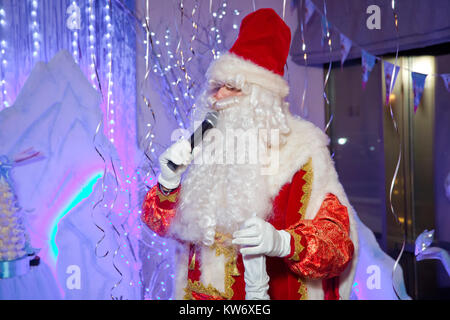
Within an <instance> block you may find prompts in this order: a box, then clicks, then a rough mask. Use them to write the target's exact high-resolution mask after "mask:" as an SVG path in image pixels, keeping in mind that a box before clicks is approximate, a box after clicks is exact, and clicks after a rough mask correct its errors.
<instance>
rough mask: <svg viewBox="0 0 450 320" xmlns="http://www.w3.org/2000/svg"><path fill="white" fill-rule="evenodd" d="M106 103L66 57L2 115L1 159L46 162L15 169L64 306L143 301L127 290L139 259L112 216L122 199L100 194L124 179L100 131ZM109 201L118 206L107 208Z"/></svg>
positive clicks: (32, 81) (34, 75)
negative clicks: (35, 155)
mask: <svg viewBox="0 0 450 320" xmlns="http://www.w3.org/2000/svg"><path fill="white" fill-rule="evenodd" d="M100 102H101V96H100V94H99V93H98V92H97V91H96V90H94V89H93V88H92V85H91V84H90V83H89V82H88V80H87V79H86V78H85V76H84V74H83V73H82V71H81V70H80V68H79V67H78V65H77V64H76V63H75V62H74V61H73V58H72V56H71V55H70V54H69V53H68V52H67V51H60V52H59V53H58V54H56V55H55V56H54V57H53V59H52V60H51V61H50V62H49V63H48V64H45V63H42V62H38V63H37V64H36V65H35V67H34V68H33V70H32V72H31V74H30V76H29V78H28V79H27V81H26V83H25V84H24V86H23V88H22V90H21V92H20V94H19V95H18V97H17V99H16V101H15V103H14V105H12V106H11V107H10V108H7V109H4V110H3V111H2V112H0V141H1V143H0V154H5V155H7V156H9V157H13V156H14V155H15V154H18V153H20V152H21V151H23V150H26V149H28V148H33V149H34V150H36V151H39V152H41V153H42V154H43V155H44V158H43V159H41V160H39V161H34V162H32V163H30V164H27V165H24V166H20V167H16V168H14V169H13V172H12V178H13V180H14V183H15V189H16V192H17V195H18V198H19V202H20V205H21V206H22V207H23V208H24V210H26V212H27V225H28V232H29V234H30V236H31V243H32V245H33V247H35V248H40V249H41V250H40V252H39V255H40V256H41V258H42V260H43V262H44V263H47V264H48V265H49V266H50V267H51V269H52V270H53V272H54V274H55V276H56V275H57V279H58V280H59V286H60V290H61V291H62V293H63V294H64V296H65V298H67V299H111V297H112V296H113V297H114V298H119V299H120V298H123V299H139V298H140V296H141V294H140V289H139V288H138V287H137V286H131V285H129V283H133V282H134V283H137V282H138V281H139V278H138V274H137V272H138V271H137V270H138V269H139V265H138V258H137V257H136V255H137V254H138V253H136V252H132V251H133V249H134V248H133V246H132V245H128V246H126V245H125V246H123V245H121V244H122V242H124V241H127V240H126V239H125V240H124V239H122V237H123V230H124V227H123V223H124V221H123V220H120V219H115V217H114V216H115V215H114V213H113V212H112V208H111V205H112V204H116V201H117V204H116V205H118V204H119V202H118V201H120V198H121V195H120V194H119V192H117V190H116V192H111V190H108V192H105V191H103V192H102V189H103V188H102V187H103V186H106V185H107V183H108V181H107V180H108V179H109V180H111V179H112V180H113V183H112V185H114V183H115V182H117V179H120V178H122V177H121V176H120V171H119V170H118V169H117V171H118V172H117V173H116V174H115V175H112V174H111V170H110V168H109V167H110V163H112V162H114V163H115V164H116V166H117V167H119V166H120V161H119V159H118V157H117V155H116V152H115V150H114V147H113V146H112V145H111V144H110V143H109V141H108V140H107V139H106V138H105V137H104V135H103V133H102V128H100V129H99V130H97V126H98V125H99V124H100V123H101V119H102V112H101V110H100V108H99V104H100ZM94 138H95V141H94ZM95 146H97V148H98V151H99V152H100V153H101V154H102V155H103V158H105V161H104V160H103V159H102V157H101V156H100V154H99V153H98V152H97V150H96V148H95ZM133 156H134V155H130V158H132V157H133ZM105 163H106V164H105ZM107 164H109V167H108V170H107V172H108V174H106V175H103V171H104V169H105V166H106V165H107ZM102 177H104V178H102ZM114 180H116V181H114ZM110 184H111V183H110ZM92 191H94V192H92ZM128 191H129V190H127V195H129V192H128ZM108 197H109V198H112V197H113V198H114V199H113V200H111V199H109V200H110V201H109V202H106V201H108ZM100 200H103V201H101V203H99V205H97V206H96V207H95V210H93V207H94V204H95V203H97V202H99V201H100ZM123 202H124V201H122V204H123ZM121 216H122V215H121ZM127 218H128V217H127ZM104 236H105V237H104ZM103 237H104V239H103V240H102V241H100V240H101V239H102V238H103ZM97 246H98V248H97V250H96V247H97ZM119 246H120V248H119ZM106 252H108V254H107V255H106V256H105V257H103V258H102V256H103V255H104V254H105V253H106ZM118 257H121V258H122V259H118ZM125 284H127V285H125ZM115 285H117V288H114V286H115Z"/></svg>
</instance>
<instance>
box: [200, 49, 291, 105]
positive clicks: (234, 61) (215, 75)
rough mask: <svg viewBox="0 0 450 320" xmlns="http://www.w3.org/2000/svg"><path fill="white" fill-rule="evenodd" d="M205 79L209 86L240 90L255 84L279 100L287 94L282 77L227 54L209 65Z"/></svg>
mask: <svg viewBox="0 0 450 320" xmlns="http://www.w3.org/2000/svg"><path fill="white" fill-rule="evenodd" d="M206 77H207V79H208V81H209V82H210V83H211V84H214V83H224V84H230V85H232V86H233V87H235V88H237V89H241V90H242V89H243V88H244V86H245V84H257V85H259V86H261V87H263V88H266V89H268V90H270V91H272V92H274V93H275V94H277V95H278V96H280V97H281V98H284V97H286V96H287V95H288V93H289V85H288V83H287V81H286V80H285V79H284V78H283V77H281V76H280V75H278V74H276V73H274V72H272V71H270V70H267V69H265V68H263V67H260V66H258V65H257V64H255V63H253V62H251V61H249V60H246V59H244V58H241V57H239V56H237V55H235V54H233V53H229V52H228V53H225V54H224V55H222V56H221V57H220V58H219V59H217V60H216V61H214V62H213V63H212V64H211V66H210V67H209V68H208V71H207V72H206Z"/></svg>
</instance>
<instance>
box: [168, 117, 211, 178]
mask: <svg viewBox="0 0 450 320" xmlns="http://www.w3.org/2000/svg"><path fill="white" fill-rule="evenodd" d="M218 118H219V113H218V112H217V111H211V112H208V113H207V114H206V117H205V120H203V122H202V124H201V125H200V126H198V128H197V129H196V130H195V131H194V133H193V134H192V135H191V138H190V141H191V152H192V150H194V147H195V146H196V145H198V144H199V143H200V141H202V140H203V136H204V134H205V133H206V131H208V130H209V129H212V128H214V127H215V126H216V124H217V120H218ZM167 166H168V167H169V168H170V170H172V171H175V170H176V169H177V168H178V165H177V164H175V163H173V162H172V161H170V160H169V162H168V163H167Z"/></svg>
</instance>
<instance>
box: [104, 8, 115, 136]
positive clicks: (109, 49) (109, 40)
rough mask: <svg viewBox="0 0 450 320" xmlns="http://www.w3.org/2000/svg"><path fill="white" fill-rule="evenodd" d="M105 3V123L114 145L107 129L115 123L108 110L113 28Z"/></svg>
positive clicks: (111, 82) (110, 89) (109, 106)
mask: <svg viewBox="0 0 450 320" xmlns="http://www.w3.org/2000/svg"><path fill="white" fill-rule="evenodd" d="M105 1H106V5H105V8H104V9H105V12H106V13H105V22H106V34H105V42H106V52H107V53H106V61H107V63H106V65H107V70H108V71H107V74H106V78H107V81H108V88H107V89H108V91H107V95H106V123H107V136H108V138H109V141H111V142H112V143H114V134H113V133H114V130H113V128H108V126H109V125H114V124H115V121H114V119H111V120H110V117H111V115H113V114H114V112H112V113H111V111H113V110H110V108H111V106H112V105H113V104H114V100H113V97H112V86H113V81H112V36H111V34H112V32H113V28H112V24H111V16H110V12H111V7H110V6H109V2H108V0H105ZM111 130H112V131H111Z"/></svg>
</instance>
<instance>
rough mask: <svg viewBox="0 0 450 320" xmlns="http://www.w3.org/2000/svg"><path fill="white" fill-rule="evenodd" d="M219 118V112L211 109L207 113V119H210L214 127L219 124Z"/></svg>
mask: <svg viewBox="0 0 450 320" xmlns="http://www.w3.org/2000/svg"><path fill="white" fill-rule="evenodd" d="M218 120H219V112H217V111H210V112H208V113H207V114H206V117H205V121H208V122H209V123H210V124H211V125H212V126H213V127H215V126H216V125H217V121H218Z"/></svg>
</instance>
